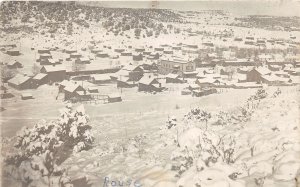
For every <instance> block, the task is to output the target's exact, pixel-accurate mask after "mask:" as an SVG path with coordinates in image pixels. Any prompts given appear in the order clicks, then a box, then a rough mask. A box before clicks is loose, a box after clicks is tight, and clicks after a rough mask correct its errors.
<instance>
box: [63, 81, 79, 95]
mask: <svg viewBox="0 0 300 187" xmlns="http://www.w3.org/2000/svg"><path fill="white" fill-rule="evenodd" d="M78 87H81V86H80V85H79V84H76V83H73V82H70V84H67V85H66V87H65V88H64V90H65V91H68V92H71V93H72V92H74V91H75V90H76V89H77V88H78ZM81 88H82V87H81ZM82 89H83V88H82Z"/></svg>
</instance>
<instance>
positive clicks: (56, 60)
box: [40, 58, 61, 65]
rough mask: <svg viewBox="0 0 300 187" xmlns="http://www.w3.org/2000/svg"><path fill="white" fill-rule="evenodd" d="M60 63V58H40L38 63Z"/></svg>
mask: <svg viewBox="0 0 300 187" xmlns="http://www.w3.org/2000/svg"><path fill="white" fill-rule="evenodd" d="M58 64H61V60H60V59H57V58H56V59H52V58H50V59H45V60H41V61H40V65H58Z"/></svg>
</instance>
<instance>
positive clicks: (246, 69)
mask: <svg viewBox="0 0 300 187" xmlns="http://www.w3.org/2000/svg"><path fill="white" fill-rule="evenodd" d="M250 70H251V69H249V68H248V67H240V68H237V72H238V73H240V74H247V73H248V72H249V71H250Z"/></svg>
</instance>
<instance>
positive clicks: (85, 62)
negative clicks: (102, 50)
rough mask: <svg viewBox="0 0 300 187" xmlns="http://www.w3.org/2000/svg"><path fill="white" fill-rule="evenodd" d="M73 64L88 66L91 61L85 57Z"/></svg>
mask: <svg viewBox="0 0 300 187" xmlns="http://www.w3.org/2000/svg"><path fill="white" fill-rule="evenodd" d="M75 63H79V64H90V63H91V60H90V59H89V58H87V57H82V58H78V59H76V60H75Z"/></svg>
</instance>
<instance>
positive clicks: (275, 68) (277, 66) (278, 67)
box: [268, 65, 281, 71]
mask: <svg viewBox="0 0 300 187" xmlns="http://www.w3.org/2000/svg"><path fill="white" fill-rule="evenodd" d="M268 68H269V70H271V71H279V70H281V66H279V65H268Z"/></svg>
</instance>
